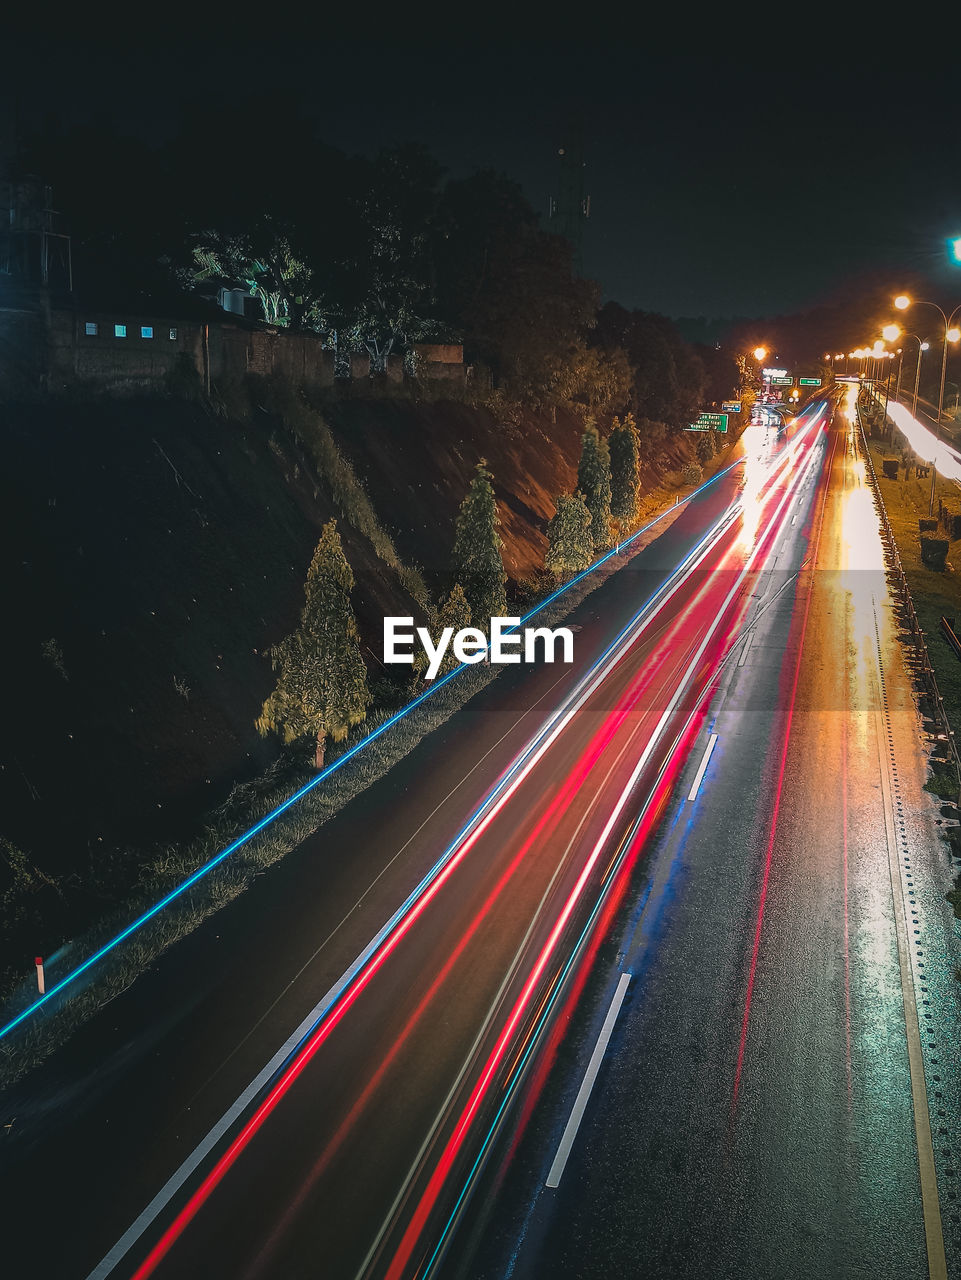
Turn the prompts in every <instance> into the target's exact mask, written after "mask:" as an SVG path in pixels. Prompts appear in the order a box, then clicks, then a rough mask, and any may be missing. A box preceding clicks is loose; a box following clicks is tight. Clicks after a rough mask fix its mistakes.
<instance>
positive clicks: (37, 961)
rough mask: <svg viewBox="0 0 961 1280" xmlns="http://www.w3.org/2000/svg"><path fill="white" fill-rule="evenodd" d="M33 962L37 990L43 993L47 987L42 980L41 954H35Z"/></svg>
mask: <svg viewBox="0 0 961 1280" xmlns="http://www.w3.org/2000/svg"><path fill="white" fill-rule="evenodd" d="M34 964H35V965H36V966H37V990H38V991H39V992H40V994H41V995H44V994H45V992H46V989H47V988H46V986H45V985H44V981H43V956H37V958H36V959H35V960H34Z"/></svg>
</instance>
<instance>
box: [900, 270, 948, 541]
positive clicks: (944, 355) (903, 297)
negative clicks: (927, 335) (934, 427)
mask: <svg viewBox="0 0 961 1280" xmlns="http://www.w3.org/2000/svg"><path fill="white" fill-rule="evenodd" d="M894 305H895V306H896V307H897V308H898V310H899V311H906V310H907V308H908V307H910V306H911V299H910V298H909V297H908V296H907V294H904V293H902V294H899V295H898V297H896V298H895V299H894ZM917 305H918V306H920V307H934V309H935V311H937V313H938V315H939V316H940V317H941V319H942V320H943V321H944V343H943V345H942V347H941V386H940V389H939V391H938V430H939V431H940V429H941V414H942V412H943V410H944V377H945V374H946V373H947V371H948V343H949V342H957V341H958V339H959V338H961V329H955V328H953V325H954V322H955V320H956V319H957V317H958V316H959V315H961V306H958V307H955V309H954V310H953V311H952V312H951V315H950V316H948V315H946V314H945V313H944V311H943V310H942V309H941V308H940V307H939V306H938V304H937V303H936V302H925V301H924V300H923V299H919V300H918V302H917ZM920 368H921V353H920V352H918V376H919V377H920ZM917 403H918V402H917V397H916V396H915V401H914V404H915V409H917ZM937 476H938V468H937V466H936V465H935V461H934V459H933V458H932V459H931V496H930V498H929V499H928V515H929V516H933V515H934V485H935V481H936V480H937Z"/></svg>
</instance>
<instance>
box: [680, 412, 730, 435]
mask: <svg viewBox="0 0 961 1280" xmlns="http://www.w3.org/2000/svg"><path fill="white" fill-rule="evenodd" d="M687 430H688V431H727V414H726V413H699V414H698V415H697V421H696V422H692V423H691V425H690V426H689V427H688V428H687Z"/></svg>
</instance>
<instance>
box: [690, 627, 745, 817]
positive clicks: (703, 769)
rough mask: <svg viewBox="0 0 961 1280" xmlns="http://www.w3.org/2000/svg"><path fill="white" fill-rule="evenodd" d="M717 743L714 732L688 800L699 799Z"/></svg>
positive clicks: (705, 750)
mask: <svg viewBox="0 0 961 1280" xmlns="http://www.w3.org/2000/svg"><path fill="white" fill-rule="evenodd" d="M744 652H745V653H747V645H745V646H744ZM716 743H717V734H716V733H712V734H711V736H710V738H709V739H708V744H707V746H706V747H705V748H704V758H703V759H702V760H701V767H700V768H699V769H698V771H697V777H696V778H695V779H694V785H693V786H692V787H691V790H690V793H689V795H688V797H687V798H688V800H696V799H697V790H698V787H699V786H700V785H701V783H702V782H703V781H704V775H705V773H707V766H708V763H709V761H710V759H711V752H712V751H713V750H714V746H715V744H716Z"/></svg>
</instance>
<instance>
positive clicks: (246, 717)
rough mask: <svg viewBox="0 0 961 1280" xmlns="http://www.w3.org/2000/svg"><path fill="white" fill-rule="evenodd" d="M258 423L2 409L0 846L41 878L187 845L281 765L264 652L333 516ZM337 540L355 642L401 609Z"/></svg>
mask: <svg viewBox="0 0 961 1280" xmlns="http://www.w3.org/2000/svg"><path fill="white" fill-rule="evenodd" d="M262 423H263V425H261V423H260V422H258V423H255V424H254V425H242V424H240V423H237V422H227V421H224V420H223V419H220V418H216V417H213V416H210V415H208V414H205V413H203V412H202V411H201V410H199V409H198V408H194V407H191V406H187V405H183V404H179V403H177V404H175V403H172V402H169V401H166V402H164V401H143V402H111V401H101V402H97V403H89V404H81V405H71V406H69V407H67V406H63V405H45V406H38V405H31V406H26V407H19V406H17V407H15V406H10V407H7V409H6V410H5V419H4V429H3V457H4V467H3V479H2V481H0V488H2V498H0V501H2V504H3V509H4V512H5V514H6V515H7V517H8V520H9V525H8V527H9V530H10V532H9V533H8V535H7V537H6V538H4V540H3V544H2V550H0V563H2V566H3V568H2V572H3V578H4V580H5V581H6V583H7V584H8V585H7V586H6V588H5V591H4V596H5V601H6V605H7V608H6V610H5V613H6V645H5V647H6V659H5V663H4V685H5V690H4V700H3V701H4V732H3V741H2V748H0V752H2V754H0V807H2V811H3V815H4V816H3V821H2V828H0V834H2V835H4V836H6V838H7V839H9V840H11V841H12V842H13V843H14V844H16V845H18V846H20V847H21V848H23V849H25V850H27V851H29V853H30V854H31V855H32V856H34V857H35V858H36V859H37V861H38V862H39V863H40V864H41V865H43V866H44V867H45V868H46V869H48V870H50V871H52V872H56V873H62V872H65V871H69V870H74V869H78V868H79V867H80V866H82V864H83V863H84V862H85V860H86V853H87V850H88V849H89V850H90V851H91V852H92V853H94V854H96V852H97V850H98V846H99V847H100V848H102V847H103V845H104V844H106V845H110V844H132V845H134V846H139V847H141V848H142V847H144V846H145V845H149V844H151V843H153V842H155V841H158V840H162V839H167V838H172V837H176V836H177V835H180V834H183V832H184V830H185V828H186V827H188V826H189V825H190V824H191V823H192V822H193V820H194V819H195V818H196V817H197V816H198V814H199V813H200V812H201V811H202V810H203V809H206V808H208V807H209V806H210V805H211V804H213V803H216V802H218V801H219V800H220V799H222V798H223V796H224V795H225V794H226V792H227V791H228V790H229V787H230V784H231V782H232V781H233V780H234V779H237V778H241V777H244V776H247V775H249V774H251V773H252V772H255V771H257V770H258V769H260V768H261V767H263V765H264V764H265V763H266V762H267V761H268V760H269V759H270V758H272V757H273V755H275V753H276V744H275V743H273V742H264V741H262V740H261V739H260V738H259V737H258V736H257V734H256V733H255V731H254V728H253V722H254V718H255V716H256V714H257V712H258V711H259V709H260V704H261V702H262V700H263V698H264V697H265V696H266V694H267V693H268V692H269V689H270V686H271V671H270V667H269V664H268V662H266V661H265V659H264V658H263V656H262V654H263V651H264V650H265V649H266V648H267V647H268V646H269V645H271V644H273V643H274V642H275V641H277V640H278V639H280V637H281V636H283V635H284V634H285V633H286V632H287V631H289V630H290V629H291V628H292V627H293V626H294V625H295V623H296V621H297V617H298V612H299V609H300V607H301V604H302V601H303V581H304V576H305V572H306V567H307V565H308V563H309V561H310V557H311V554H312V552H313V548H314V545H315V544H316V541H317V537H318V534H319V530H320V527H321V525H322V524H323V522H324V521H325V520H327V519H329V518H330V516H331V515H337V514H339V513H338V512H336V511H335V510H334V508H333V504H332V502H331V500H330V498H329V495H328V492H327V489H326V486H325V485H324V484H323V482H322V481H320V480H318V478H317V477H316V476H315V475H314V474H313V472H312V469H311V465H310V463H309V462H308V461H307V460H306V458H305V457H303V456H298V453H297V452H296V451H295V449H294V447H293V446H292V444H291V442H290V437H289V436H288V434H287V433H286V432H285V431H284V430H283V429H282V428H280V427H279V426H277V425H276V424H272V423H271V422H270V421H269V420H268V419H267V418H263V419H262ZM341 529H342V534H343V538H344V544H345V549H346V552H347V555H348V557H349V559H350V562H351V564H352V565H353V567H354V571H355V573H356V575H357V578H358V582H359V583H362V584H363V590H362V591H358V593H357V595H358V599H357V601H356V603H357V611H358V615H359V619H360V623H361V627H362V629H363V631H364V633H365V635H366V636H367V637H368V638H370V637H371V636H374V635H379V630H380V626H381V621H380V619H381V618H382V616H383V613H384V612H410V611H411V608H412V602H411V601H410V598H409V597H408V596H407V595H406V593H405V592H404V591H403V589H402V588H401V587H400V585H399V583H398V582H397V579H396V575H395V574H394V573H393V572H392V571H391V570H390V569H388V568H387V567H386V566H385V565H384V564H383V563H382V562H381V561H379V560H377V558H376V556H375V555H374V554H373V552H372V550H371V548H370V545H369V543H368V542H367V540H366V539H364V538H362V537H360V536H359V535H357V534H356V533H355V532H354V531H353V530H352V529H351V528H350V526H349V525H347V524H346V523H345V522H344V521H343V520H342V521H341Z"/></svg>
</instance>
